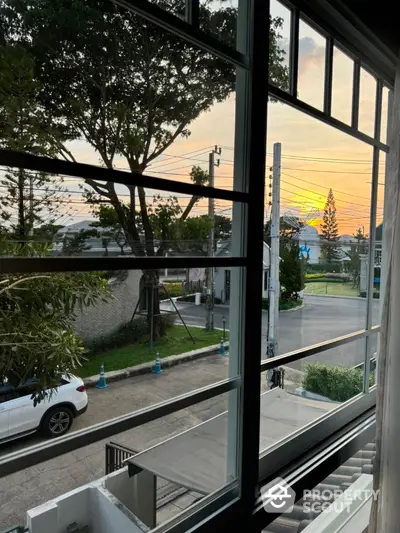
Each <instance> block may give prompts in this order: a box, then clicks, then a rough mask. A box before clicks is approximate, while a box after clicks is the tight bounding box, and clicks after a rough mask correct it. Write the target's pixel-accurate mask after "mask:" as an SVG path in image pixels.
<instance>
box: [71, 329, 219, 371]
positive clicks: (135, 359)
mask: <svg viewBox="0 0 400 533" xmlns="http://www.w3.org/2000/svg"><path fill="white" fill-rule="evenodd" d="M188 329H189V331H190V333H191V334H192V336H193V338H194V340H195V344H193V342H192V341H191V339H190V337H189V335H188V334H187V331H186V330H185V328H184V327H183V326H172V328H169V329H168V331H167V334H166V336H165V337H163V338H162V339H160V340H158V341H156V342H155V343H154V348H153V351H152V352H151V351H150V349H149V345H148V342H147V339H146V341H144V342H142V343H138V344H132V345H130V346H124V347H123V348H115V349H114V350H108V351H107V352H103V353H101V354H98V355H96V356H94V357H91V358H90V360H88V361H85V362H84V363H83V365H82V366H81V367H80V368H79V369H77V370H76V371H75V370H74V374H77V375H78V376H80V377H82V378H85V377H87V376H94V375H96V374H98V373H99V369H100V365H101V364H102V363H103V364H104V370H105V371H106V372H108V371H110V370H120V369H121V368H126V367H127V366H134V365H139V364H141V363H147V362H149V361H154V359H155V356H156V353H157V352H160V357H161V358H162V357H168V356H169V355H177V354H180V353H184V352H189V351H190V350H197V349H198V348H204V347H205V346H210V345H212V344H219V343H220V342H221V337H222V331H219V330H214V331H211V332H208V331H205V330H204V329H201V328H188ZM225 335H226V339H227V340H228V339H229V333H228V332H226V334H225Z"/></svg>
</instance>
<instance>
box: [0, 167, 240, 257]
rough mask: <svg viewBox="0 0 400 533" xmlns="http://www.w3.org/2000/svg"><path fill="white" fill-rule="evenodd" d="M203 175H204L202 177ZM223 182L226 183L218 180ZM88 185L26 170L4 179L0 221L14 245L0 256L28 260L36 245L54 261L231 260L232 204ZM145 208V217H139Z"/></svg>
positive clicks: (11, 171)
mask: <svg viewBox="0 0 400 533" xmlns="http://www.w3.org/2000/svg"><path fill="white" fill-rule="evenodd" d="M197 169H198V170H197V171H196V172H197V173H198V174H199V175H200V174H201V173H202V172H203V171H202V170H201V169H200V167H197ZM16 180H17V181H16ZM219 180H220V182H221V183H226V182H225V181H224V182H222V177H221V178H219V176H218V177H215V181H216V182H218V181H219ZM88 181H89V183H92V182H91V181H90V180H88ZM89 183H88V182H84V181H83V180H81V179H78V178H73V177H71V176H53V175H50V174H39V173H36V172H31V171H28V170H26V169H15V168H8V169H7V170H5V171H3V172H2V173H1V171H0V190H1V192H2V198H1V200H0V205H1V206H2V211H0V218H1V219H3V227H2V230H3V233H5V234H6V235H7V238H8V239H9V242H8V245H7V246H6V243H2V246H1V247H0V255H7V253H9V254H12V255H13V254H18V255H20V256H21V255H22V256H24V255H25V256H26V255H29V254H31V253H32V249H31V248H30V247H29V243H33V242H34V243H36V248H37V250H36V251H34V253H39V248H40V250H41V253H43V254H44V255H48V256H49V257H54V256H81V257H117V256H125V255H131V254H135V255H143V254H146V255H149V256H152V255H156V254H157V255H158V256H159V257H164V256H169V257H174V256H175V257H176V256H188V255H191V256H198V257H204V256H206V255H210V246H212V248H213V249H214V253H215V254H222V250H221V246H223V254H224V256H225V257H227V256H229V255H232V253H231V248H230V242H231V237H232V202H229V201H227V200H216V199H214V198H211V199H208V198H199V197H197V196H190V195H185V194H179V193H178V194H173V193H168V192H166V191H158V190H154V189H147V188H146V189H144V188H143V189H142V190H141V196H139V194H138V193H137V189H136V188H133V187H129V186H125V185H120V184H115V185H113V184H111V183H109V184H108V185H104V186H102V184H101V183H100V182H96V184H95V189H94V188H93V187H92V185H91V184H89ZM103 183H104V182H103ZM107 188H109V189H107ZM97 191H98V193H97ZM111 197H113V202H114V204H111V200H110V199H111ZM140 201H144V202H145V203H146V210H144V209H140ZM210 209H211V212H213V213H214V215H213V216H211V215H210ZM132 212H133V213H135V217H134V219H133V220H132V218H131V215H130V214H131V213H132ZM145 227H146V230H145ZM211 229H213V230H214V233H213V237H212V241H210V237H211ZM13 243H14V246H13ZM17 243H19V244H23V243H25V246H24V247H18V246H17ZM146 246H147V247H146ZM153 249H154V252H152V250H153Z"/></svg>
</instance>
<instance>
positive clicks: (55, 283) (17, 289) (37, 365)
mask: <svg viewBox="0 0 400 533" xmlns="http://www.w3.org/2000/svg"><path fill="white" fill-rule="evenodd" d="M49 250H50V247H49V245H46V244H41V243H29V244H28V243H25V244H22V245H21V244H19V243H18V244H17V243H13V242H10V241H9V240H6V239H5V238H3V239H1V240H0V254H1V255H10V256H14V255H20V256H24V257H26V256H47V255H48V254H49ZM107 298H108V289H107V281H106V280H105V279H103V278H101V277H100V275H99V274H97V273H95V272H93V273H81V272H74V273H56V274H35V273H32V274H24V275H14V274H13V275H1V276H0V382H3V383H4V382H5V381H8V382H10V383H11V384H13V385H14V386H18V385H20V384H22V383H24V382H25V381H26V380H27V379H28V378H32V377H35V378H36V380H37V381H36V393H35V400H38V399H39V400H40V399H41V398H42V397H43V395H42V394H41V393H42V391H44V390H46V389H53V388H55V387H56V386H57V385H59V383H60V376H61V375H63V374H69V373H70V372H73V371H74V369H76V368H77V367H78V366H79V365H80V364H81V361H82V358H83V354H84V348H83V346H82V343H81V341H80V340H79V339H78V338H77V337H75V335H74V334H73V332H72V324H73V321H74V318H75V312H76V310H77V309H78V308H81V309H83V308H84V307H88V306H90V305H93V304H94V303H95V302H96V301H98V300H100V299H107Z"/></svg>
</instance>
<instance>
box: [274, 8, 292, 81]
mask: <svg viewBox="0 0 400 533" xmlns="http://www.w3.org/2000/svg"><path fill="white" fill-rule="evenodd" d="M270 13H271V37H272V40H271V42H270V62H269V81H270V83H272V84H273V85H276V86H277V87H279V88H280V89H283V90H284V91H288V90H289V55H290V54H289V48H290V16H291V15H290V10H289V9H288V8H287V7H285V6H283V5H282V4H281V3H280V2H278V1H277V0H272V1H271V3H270Z"/></svg>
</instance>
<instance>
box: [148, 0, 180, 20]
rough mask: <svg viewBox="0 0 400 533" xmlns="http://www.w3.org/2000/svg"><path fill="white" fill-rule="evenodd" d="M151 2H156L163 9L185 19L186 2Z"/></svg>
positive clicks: (172, 0) (175, 0) (160, 0)
mask: <svg viewBox="0 0 400 533" xmlns="http://www.w3.org/2000/svg"><path fill="white" fill-rule="evenodd" d="M149 1H150V3H152V4H156V5H157V6H158V7H161V9H165V10H166V11H168V12H170V13H173V14H174V15H177V16H178V17H179V18H182V19H185V2H182V1H181V0H178V1H177V0H149Z"/></svg>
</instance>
